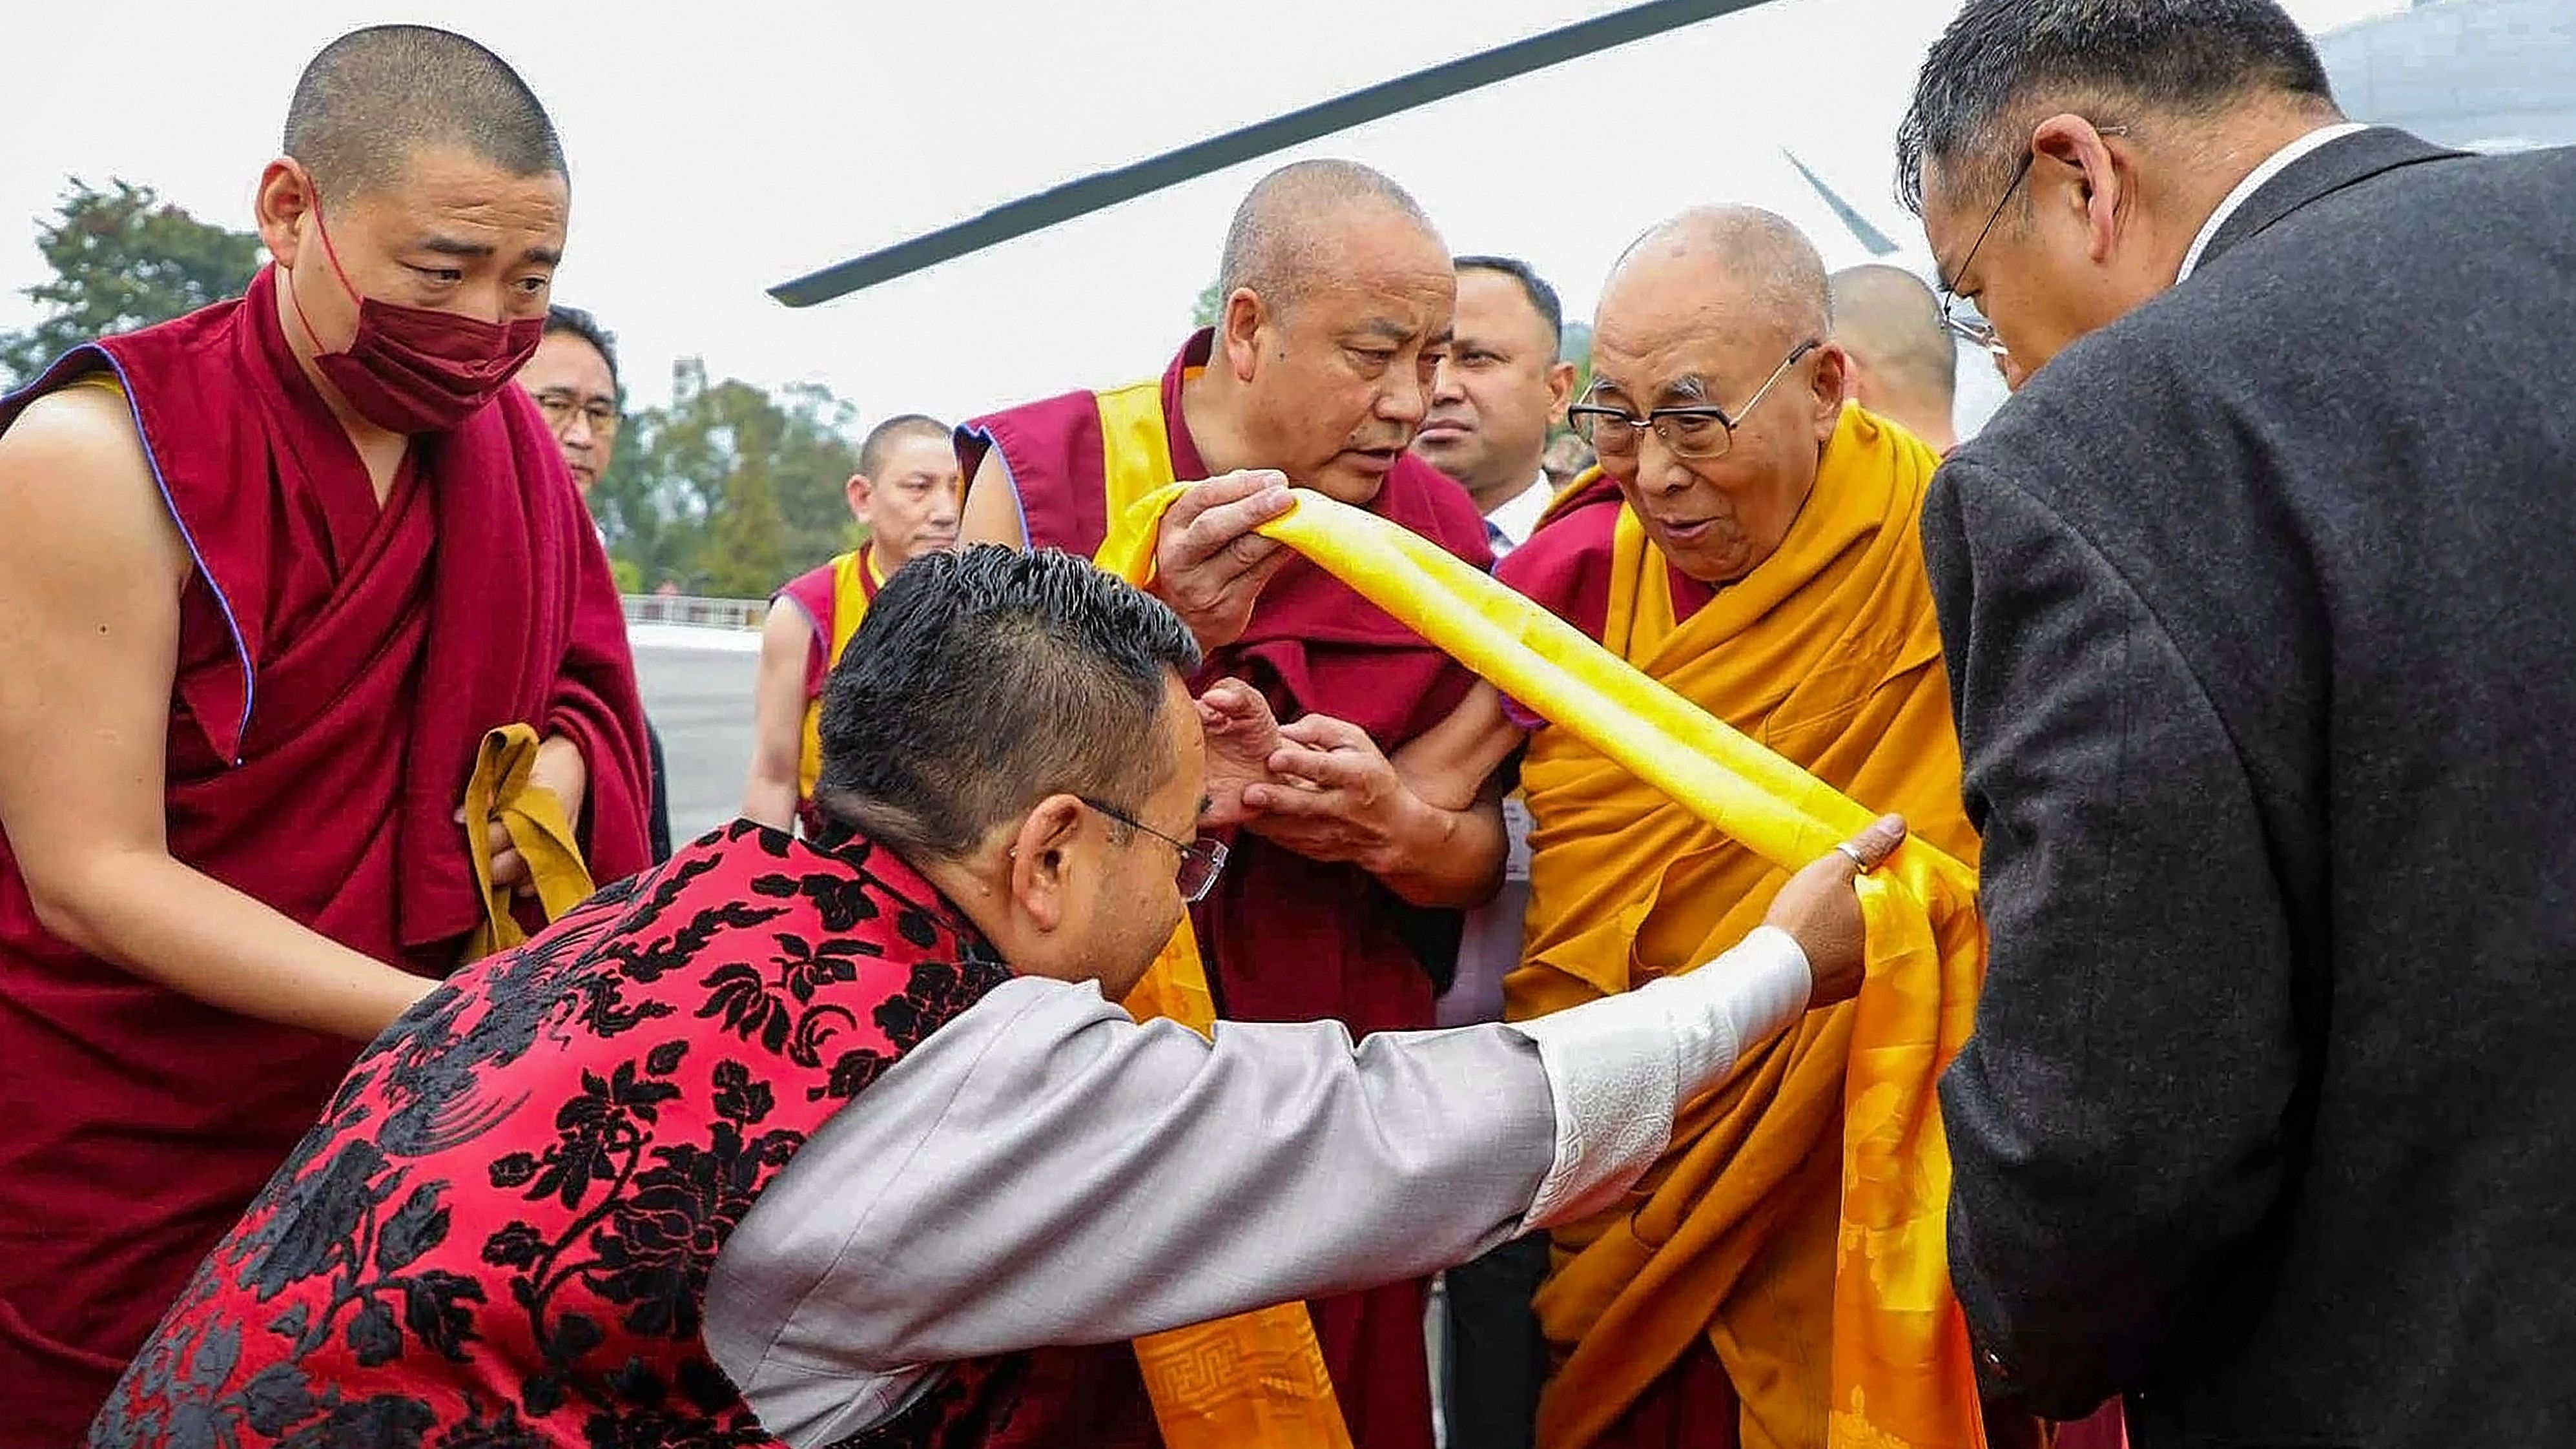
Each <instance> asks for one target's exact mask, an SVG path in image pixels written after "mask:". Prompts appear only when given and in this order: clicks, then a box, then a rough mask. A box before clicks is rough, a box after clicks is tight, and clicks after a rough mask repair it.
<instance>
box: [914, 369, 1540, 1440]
mask: <svg viewBox="0 0 2576 1449" xmlns="http://www.w3.org/2000/svg"><path fill="white" fill-rule="evenodd" d="M1213 343H1214V336H1213V334H1212V333H1210V332H1206V331H1202V332H1200V333H1199V334H1197V335H1196V336H1194V337H1192V338H1191V339H1190V340H1189V342H1188V343H1187V344H1185V345H1184V346H1183V348H1182V349H1181V352H1180V355H1179V356H1177V357H1176V358H1174V359H1173V361H1172V364H1171V366H1170V367H1169V368H1168V369H1166V370H1165V372H1164V374H1163V376H1162V378H1161V379H1160V380H1159V381H1158V382H1144V383H1138V384H1135V385H1132V386H1130V387H1127V388H1122V389H1118V390H1115V391H1112V392H1106V393H1091V392H1077V393H1070V394H1067V395H1065V396H1063V397H1058V398H1052V399H1049V400H1047V401H1044V402H1039V403H1032V404H1029V405H1027V406H1025V407H1020V408H1015V409H1012V410H1010V411H1007V412H1003V413H998V414H994V415H992V416H989V417H984V418H977V419H974V420H972V421H970V422H968V423H966V424H964V425H963V426H961V427H960V428H959V429H958V432H957V440H958V462H959V465H960V467H961V468H962V469H963V470H964V473H965V476H966V477H967V478H968V479H970V480H971V479H973V478H974V476H975V473H976V469H977V467H978V466H979V465H980V464H981V463H982V462H983V460H984V458H985V456H986V455H987V454H988V453H996V452H997V453H999V454H1000V455H1001V459H1002V462H1003V465H1004V467H1005V468H1006V469H1007V470H1008V472H1009V476H1010V481H1011V484H1012V486H1013V489H1014V491H1015V493H1016V496H1017V498H1018V502H1019V508H1020V515H1021V518H1022V520H1023V523H1024V525H1025V532H1026V541H1027V542H1028V543H1029V545H1030V546H1032V547H1048V548H1061V549H1064V550H1066V551H1068V552H1079V553H1083V554H1091V553H1095V552H1097V551H1098V550H1099V548H1100V546H1101V545H1102V543H1103V542H1104V541H1105V540H1106V539H1107V538H1108V536H1109V530H1110V522H1111V520H1112V519H1113V518H1115V517H1116V515H1117V514H1118V513H1119V512H1120V511H1122V509H1123V507H1124V506H1125V505H1126V504H1128V503H1132V502H1134V501H1135V500H1136V499H1138V498H1140V497H1142V496H1143V495H1144V494H1146V493H1148V492H1150V491H1151V490H1152V489H1154V488H1156V487H1159V486H1161V485H1162V484H1165V483H1169V482H1171V481H1173V480H1175V479H1180V480H1195V479H1200V478H1205V477H1207V476H1208V468H1207V465H1206V463H1205V462H1204V461H1203V460H1202V459H1201V458H1200V456H1199V453H1198V448H1197V445H1196V444H1195V442H1193V441H1192V439H1191V437H1190V432H1189V425H1188V422H1187V420H1186V419H1185V418H1184V417H1183V415H1182V408H1181V390H1182V385H1183V383H1184V382H1185V381H1186V380H1187V379H1188V377H1189V376H1190V374H1191V373H1192V372H1194V371H1195V370H1196V369H1199V368H1201V367H1204V366H1205V365H1206V364H1207V360H1208V357H1209V355H1210V352H1211V350H1212V347H1213ZM1113 495H1115V496H1113ZM1368 509H1369V511H1370V512H1372V513H1374V514H1377V515H1378V516H1380V517H1383V518H1387V519H1390V520H1393V521H1394V522H1397V523H1399V524H1401V525H1403V526H1404V527H1406V528H1408V529H1410V530H1412V531H1413V532H1415V533H1417V534H1419V535H1421V536H1422V537H1425V538H1428V539H1430V540H1432V541H1433V542H1435V543H1437V544H1439V545H1440V546H1442V547H1443V548H1445V549H1447V550H1448V551H1449V552H1451V553H1453V554H1455V555H1456V556H1458V557H1459V558H1461V559H1464V560H1466V561H1467V562H1469V563H1471V564H1473V565H1475V566H1476V567H1478V568H1484V567H1488V566H1489V565H1490V564H1491V562H1492V554H1491V551H1490V549H1489V546H1488V545H1487V543H1486V541H1485V529H1484V519H1483V516H1482V515H1481V514H1479V513H1478V512H1477V511H1476V507H1475V504H1474V503H1473V501H1472V500H1470V499H1469V498H1468V496H1467V494H1466V491H1465V490H1464V489H1462V488H1460V487H1459V486H1458V485H1457V484H1456V483H1455V482H1453V481H1451V480H1450V479H1449V478H1448V477H1446V476H1445V475H1443V474H1441V473H1440V472H1439V471H1438V470H1436V469H1434V468H1432V467H1430V466H1429V465H1428V464H1425V463H1423V462H1421V461H1420V460H1418V459H1416V458H1413V457H1411V456H1409V455H1408V456H1406V457H1405V458H1403V459H1402V460H1400V461H1399V462H1398V464H1397V465H1396V467H1395V469H1394V470H1393V471H1392V472H1391V473H1389V474H1388V476H1387V479H1386V482H1385V484H1384V486H1383V487H1381V488H1380V490H1379V492H1378V494H1377V497H1376V498H1374V499H1373V500H1371V502H1370V503H1369V505H1368ZM1228 675H1231V676H1234V677H1236V678H1240V679H1243V680H1244V681H1246V682H1247V683H1249V684H1251V685H1252V686H1253V687H1254V688H1256V689H1258V690H1260V691H1261V692H1262V694H1263V696H1264V697H1265V698H1267V699H1268V700H1269V702H1270V706H1271V708H1272V710H1273V711H1275V712H1276V713H1277V714H1278V716H1279V717H1280V718H1281V719H1282V720H1289V719H1294V718H1297V717H1299V716H1301V715H1305V714H1309V713H1314V714H1324V715H1330V716H1332V717H1334V718H1337V719H1342V720H1347V721H1349V722H1351V723H1353V724H1356V725H1358V726H1359V727H1361V728H1362V729H1364V730H1366V731H1368V733H1369V736H1370V738H1372V739H1374V740H1375V741H1376V742H1377V744H1378V747H1379V748H1380V749H1382V750H1385V751H1388V752H1389V753H1392V752H1393V751H1394V750H1396V749H1398V748H1399V747H1401V746H1402V745H1403V744H1404V743H1405V742H1406V741H1408V740H1410V739H1412V738H1413V737H1414V736H1415V735H1417V734H1420V733H1421V732H1422V731H1424V730H1426V729H1429V728H1430V727H1431V726H1432V725H1434V724H1437V723H1438V722H1439V721H1440V720H1442V719H1443V718H1445V717H1446V716H1447V715H1448V714H1449V713H1450V712H1451V711H1453V710H1455V709H1456V708H1457V706H1458V705H1459V703H1460V702H1461V701H1463V700H1464V699H1465V698H1466V695H1467V692H1468V690H1469V688H1470V687H1471V685H1472V683H1473V676H1472V675H1471V674H1469V673H1468V672H1467V671H1466V670H1465V669H1464V668H1462V667H1461V666H1459V665H1458V664H1456V663H1454V662H1453V661H1451V660H1450V659H1449V658H1448V656H1446V655H1444V654H1442V653H1441V652H1440V651H1439V650H1437V649H1435V648H1433V647H1431V646H1430V645H1428V644H1425V643H1424V642H1423V641H1422V640H1421V639H1420V638H1419V637H1418V636H1417V635H1415V634H1414V633H1413V632H1412V631H1411V630H1409V629H1407V628H1405V627H1404V626H1403V625H1402V624H1399V623H1397V622H1396V621H1395V620H1394V619H1392V618H1390V617H1388V616H1387V614H1386V613H1385V612H1384V611H1383V610H1381V609H1379V608H1378V607H1377V606H1375V605H1373V604H1371V603H1369V602H1368V601H1367V600H1366V599H1363V598H1361V597H1360V596H1359V595H1357V594H1355V593H1353V592H1352V591H1351V589H1350V588H1349V587H1348V586H1347V585H1344V584H1343V583H1341V582H1340V581H1338V580H1336V579H1334V578H1333V577H1332V576H1331V575H1330V574H1327V573H1325V572H1324V571H1323V570H1321V569H1319V568H1317V567H1315V566H1314V565H1312V564H1310V563H1308V562H1306V561H1304V560H1292V561H1291V562H1290V563H1289V564H1288V565H1287V566H1286V567H1285V568H1283V569H1282V570H1281V571H1280V573H1279V574H1278V575H1276V576H1275V577H1274V578H1273V579H1272V580H1271V582H1270V584H1269V586H1268V587H1267V588H1266V589H1265V590H1264V591H1263V593H1262V596H1261V600H1260V602H1259V604H1258V605H1257V606H1256V607H1255V608H1254V610H1253V613H1252V618H1251V621H1250V623H1249V625H1248V627H1247V628H1246V629H1245V630H1244V633H1243V636H1242V637H1241V638H1239V639H1237V640H1236V641H1234V642H1233V643H1232V644H1230V645H1227V646H1226V647H1224V648H1222V649H1219V650H1216V651H1214V652H1213V653H1212V654H1211V656H1210V657H1209V659H1208V661H1207V664H1206V667H1205V669H1204V670H1203V672H1202V674H1201V676H1200V679H1199V680H1198V681H1197V683H1199V684H1201V685H1205V684H1207V683H1211V682H1213V681H1215V680H1217V679H1219V678H1223V677H1226V676H1228ZM1232 849H1233V852H1234V854H1233V858H1232V863H1231V864H1230V865H1229V866H1228V867H1227V870H1226V872H1225V874H1224V876H1223V877H1221V878H1220V879H1219V881H1218V883H1217V887H1216V889H1215V891H1214V892H1213V893H1211V894H1210V896H1209V897H1208V899H1207V900H1205V901H1203V902H1201V903H1200V904H1199V905H1197V906H1196V907H1193V908H1192V910H1191V921H1192V925H1193V928H1194V934H1195V937H1196V944H1197V948H1198V952H1199V955H1200V959H1201V962H1202V963H1203V965H1204V968H1205V971H1206V976H1207V981H1208V985H1209V987H1210V989H1211V991H1212V993H1213V995H1214V1002H1213V1006H1214V1008H1215V1011H1216V1014H1217V1015H1219V1016H1222V1017H1224V1018H1227V1019H1231V1020H1237V1021H1322V1020H1333V1021H1340V1022H1342V1023H1343V1024H1345V1025H1346V1026H1348V1027H1349V1028H1350V1029H1351V1034H1352V1035H1353V1036H1354V1037H1360V1036H1365V1035H1367V1034H1368V1033H1370V1032H1374V1031H1405V1030H1418V1029H1422V1028H1427V1027H1430V1026H1432V1025H1433V1024H1434V1022H1435V1011H1434V999H1435V988H1434V984H1433V982H1434V978H1433V975H1432V974H1431V973H1432V971H1433V970H1434V969H1437V968H1436V967H1434V966H1430V965H1426V962H1425V960H1424V955H1425V951H1424V948H1423V947H1421V946H1420V945H1417V944H1416V943H1417V942H1418V941H1421V940H1423V939H1424V938H1426V937H1430V936H1434V935H1436V934H1437V931H1438V929H1439V927H1438V923H1436V922H1435V923H1428V924H1427V923H1426V922H1425V920H1424V917H1425V916H1427V915H1432V914H1433V913H1426V912H1420V911H1417V910H1415V909H1414V908H1412V907H1409V906H1407V905H1405V904H1404V903H1403V902H1402V901H1400V900H1399V899H1397V898H1396V896H1395V895H1394V894H1393V893H1391V892H1389V891H1388V890H1387V889H1386V888H1385V887H1384V886H1382V885H1380V884H1379V883H1378V882H1377V881H1376V879H1375V878H1374V877H1372V876H1370V875H1369V874H1368V873H1367V872H1366V871H1363V870H1361V869H1359V868H1358V867H1356V866H1353V865H1347V864H1328V863H1323V862H1317V861H1311V860H1308V859H1306V858H1305V857H1303V856H1300V855H1297V854H1295V853H1294V852H1291V851H1288V850H1285V849H1282V848H1279V847H1277V846H1274V845H1272V844H1271V843H1270V842H1268V841H1266V840H1263V839H1261V838H1260V837H1258V836H1256V835H1252V834H1250V833H1248V832H1247V833H1239V834H1238V835H1237V836H1236V837H1235V839H1234V841H1233V843H1232ZM1444 914H1445V913H1444ZM1449 930H1450V934H1451V938H1452V939H1453V940H1454V917H1450V918H1449ZM1434 949H1435V950H1436V948H1434ZM1423 1292H1424V1285H1422V1284H1421V1283H1419V1282H1416V1283H1407V1284H1396V1285H1391V1286H1389V1287H1385V1288H1379V1289H1375V1290H1372V1291H1370V1292H1366V1293H1357V1294H1348V1295H1344V1296H1342V1297H1339V1298H1333V1299H1326V1300H1321V1301H1318V1302H1316V1303H1314V1304H1312V1305H1310V1307H1311V1308H1312V1310H1313V1312H1314V1319H1315V1330H1316V1334H1317V1336H1318V1338H1319V1339H1320V1340H1321V1343H1322V1348H1323V1353H1324V1360H1325V1364H1326V1367H1327V1369H1328V1371H1329V1372H1330V1374H1331V1377H1332V1381H1333V1385H1334V1392H1335V1396H1336V1397H1337V1399H1338V1400H1339V1402H1340V1404H1341V1409H1342V1414H1343V1418H1344V1420H1345V1421H1346V1423H1347V1424H1348V1427H1349V1430H1350V1433H1351V1436H1352V1438H1353V1439H1354V1440H1355V1441H1356V1442H1357V1443H1358V1444H1360V1445H1363V1446H1366V1449H1429V1445H1430V1443H1431V1417H1430V1368H1429V1364H1428V1363H1427V1362H1426V1358H1425V1351H1424V1344H1423V1338H1422V1314H1423Z"/></svg>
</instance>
